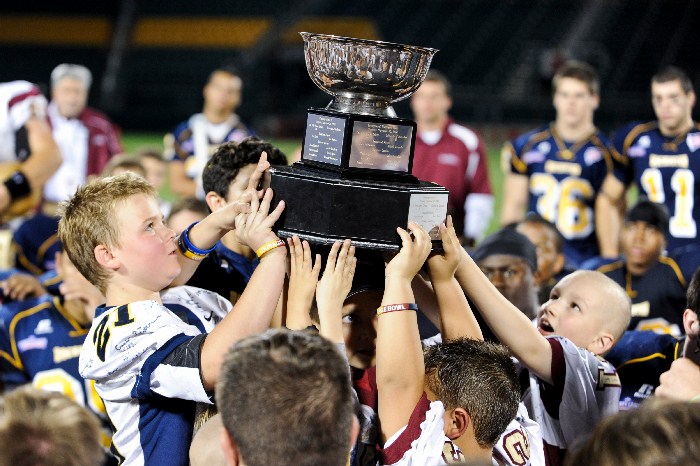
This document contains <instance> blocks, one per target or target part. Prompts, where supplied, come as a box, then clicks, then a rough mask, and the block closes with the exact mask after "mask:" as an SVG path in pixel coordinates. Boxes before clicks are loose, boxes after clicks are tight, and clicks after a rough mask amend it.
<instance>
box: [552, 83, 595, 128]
mask: <svg viewBox="0 0 700 466" xmlns="http://www.w3.org/2000/svg"><path fill="white" fill-rule="evenodd" d="M553 103H554V108H555V109H556V111H557V121H558V122H561V123H564V124H566V125H568V126H579V125H583V124H587V123H593V112H595V110H596V109H597V108H598V103H599V97H598V95H597V94H593V93H591V91H590V89H589V88H588V84H586V83H584V82H583V81H579V80H578V79H575V78H560V79H559V80H558V82H557V89H556V91H555V92H554V100H553Z"/></svg>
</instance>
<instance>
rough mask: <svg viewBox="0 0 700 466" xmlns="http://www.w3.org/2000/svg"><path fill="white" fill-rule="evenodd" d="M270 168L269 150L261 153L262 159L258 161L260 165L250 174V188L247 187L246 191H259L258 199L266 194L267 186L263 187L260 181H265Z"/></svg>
mask: <svg viewBox="0 0 700 466" xmlns="http://www.w3.org/2000/svg"><path fill="white" fill-rule="evenodd" d="M268 168H270V162H268V161H267V152H265V151H263V152H262V153H261V154H260V160H259V161H258V165H257V166H256V167H255V171H254V172H253V173H252V174H251V175H250V180H248V188H246V192H247V191H252V192H255V193H257V195H258V199H262V197H263V194H265V186H262V187H261V186H260V183H261V181H264V179H265V174H266V173H267V169H268ZM263 184H264V183H263ZM258 188H262V189H258Z"/></svg>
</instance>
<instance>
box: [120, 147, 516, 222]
mask: <svg viewBox="0 0 700 466" xmlns="http://www.w3.org/2000/svg"><path fill="white" fill-rule="evenodd" d="M122 141H123V143H124V149H125V150H126V152H128V153H133V152H135V151H136V150H138V149H140V148H144V147H154V148H158V149H160V150H163V134H159V133H124V134H123V135H122ZM270 142H271V143H272V144H274V145H275V146H277V147H279V148H280V149H281V150H282V152H284V153H285V154H287V155H289V154H291V153H292V152H294V150H295V149H296V148H297V147H298V146H299V145H300V144H301V139H299V140H295V139H272V140H271V141H270ZM488 152H489V177H490V178H491V189H492V190H493V193H494V195H495V197H496V204H495V205H496V209H495V212H494V215H493V217H491V224H490V226H489V230H488V232H489V233H490V232H492V231H495V230H496V229H497V228H498V223H499V219H500V211H501V198H502V195H503V174H502V172H501V168H500V148H497V147H490V148H489V149H488ZM161 194H162V196H163V197H164V198H166V199H170V200H172V198H173V195H172V193H171V192H170V190H169V189H168V188H167V186H166V187H165V189H164V190H163V192H162V193H161Z"/></svg>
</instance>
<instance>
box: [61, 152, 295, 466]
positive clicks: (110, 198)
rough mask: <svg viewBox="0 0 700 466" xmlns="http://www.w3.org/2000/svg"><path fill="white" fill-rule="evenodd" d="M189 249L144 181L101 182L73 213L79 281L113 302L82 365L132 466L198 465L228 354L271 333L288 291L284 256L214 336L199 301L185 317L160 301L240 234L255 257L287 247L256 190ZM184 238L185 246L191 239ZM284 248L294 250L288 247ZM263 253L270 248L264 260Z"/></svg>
mask: <svg viewBox="0 0 700 466" xmlns="http://www.w3.org/2000/svg"><path fill="white" fill-rule="evenodd" d="M267 166H268V164H267V162H266V160H265V157H264V156H263V157H262V158H261V162H260V164H259V165H258V167H257V169H256V173H255V174H254V176H253V177H252V179H251V184H250V186H251V189H249V190H248V191H247V192H246V194H245V195H244V198H243V202H236V203H232V204H229V206H227V207H226V208H223V209H220V210H218V211H217V212H215V213H213V214H211V215H209V216H208V217H207V218H206V219H204V220H202V221H201V222H200V223H198V224H196V225H194V226H192V227H191V228H188V229H187V230H186V231H184V232H183V233H182V235H181V236H180V237H179V238H176V236H175V233H174V231H173V230H171V229H170V228H168V227H167V226H166V225H164V224H163V220H162V218H163V217H162V214H161V212H160V210H159V208H158V200H157V197H156V192H155V190H154V189H153V187H152V186H151V185H150V184H148V182H147V181H146V180H144V179H143V178H141V177H138V176H136V175H133V174H129V173H126V174H122V175H120V176H116V177H110V178H105V179H101V180H97V181H95V182H93V183H90V184H89V185H87V186H85V187H83V188H81V189H79V190H78V191H77V192H76V194H75V196H74V197H73V199H71V200H70V201H69V202H68V203H67V204H66V205H65V206H64V212H63V215H62V218H61V221H60V223H59V236H60V239H61V241H62V243H63V245H64V247H65V249H66V251H67V252H68V255H69V257H70V258H71V260H72V261H73V263H74V264H75V266H76V267H77V268H78V270H80V272H81V273H82V274H83V275H84V276H85V277H86V278H87V279H88V280H89V281H91V282H92V283H93V284H94V285H95V286H97V288H98V289H100V291H102V292H103V293H104V295H105V296H106V305H105V306H101V307H99V308H98V309H97V311H96V316H95V319H94V321H93V324H92V327H91V329H90V332H89V334H88V336H87V338H86V342H85V345H84V347H83V351H82V353H81V356H80V372H81V375H83V377H85V378H88V379H92V380H95V381H96V382H95V387H96V390H97V393H98V394H99V395H100V397H101V398H102V399H103V400H104V403H105V406H106V408H107V412H108V414H109V417H110V420H111V421H112V423H113V424H114V427H115V434H114V437H113V439H112V452H113V454H114V455H115V456H116V457H117V458H118V459H119V460H120V464H122V465H143V464H148V465H159V464H168V465H183V466H184V465H187V464H188V455H187V451H188V448H189V444H190V441H191V437H192V421H193V417H194V408H195V402H203V403H212V391H213V389H214V386H215V384H216V382H217V381H218V379H219V372H220V368H221V363H222V360H223V356H224V354H225V352H226V350H227V349H228V348H229V347H230V346H231V345H232V344H233V343H235V342H236V341H238V340H239V339H241V338H243V337H245V336H248V335H250V334H252V333H257V332H260V331H262V330H264V329H265V328H266V327H267V326H268V325H269V323H270V319H271V317H272V313H273V311H274V308H275V306H276V304H277V301H278V299H279V295H280V293H281V290H282V284H283V280H284V268H285V257H286V250H285V248H283V247H273V248H271V249H270V250H269V251H268V252H267V253H265V254H264V255H263V256H262V258H261V262H260V265H259V267H258V269H257V270H256V272H255V274H254V275H253V277H252V278H251V281H250V284H249V288H248V290H249V292H247V293H244V295H243V296H242V297H241V299H240V300H239V302H238V303H237V305H236V307H235V308H234V309H233V310H232V311H231V312H230V313H229V314H228V315H227V316H226V317H225V318H224V319H223V320H221V322H219V323H218V324H217V325H216V327H215V328H214V322H215V321H216V319H213V318H212V316H213V313H214V310H213V309H212V310H211V312H210V313H209V314H207V312H206V311H207V309H204V308H203V307H206V305H203V304H201V301H200V302H197V301H196V300H192V302H191V306H190V311H192V312H185V313H177V314H176V313H174V312H171V311H169V310H168V309H167V308H166V307H165V306H164V305H163V304H162V301H161V297H160V294H159V293H160V291H161V290H162V289H164V288H165V287H167V286H168V285H170V284H171V282H173V280H175V279H176V278H178V280H181V279H183V278H184V279H185V280H186V277H188V276H189V275H191V273H192V272H193V271H194V269H195V268H196V266H197V263H198V262H197V259H199V260H201V259H202V258H203V257H204V256H205V255H206V252H207V250H209V249H211V248H212V247H213V246H214V244H215V243H216V242H217V241H218V240H219V239H220V238H221V236H222V235H223V234H225V233H226V232H227V231H229V230H231V229H232V228H234V227H235V228H236V230H237V234H238V237H239V238H240V239H241V241H243V242H245V243H246V244H247V245H248V246H250V247H251V248H252V249H253V250H260V251H262V250H263V249H265V248H269V247H270V246H271V245H272V246H275V245H278V244H279V242H278V240H279V238H277V236H276V235H275V234H274V233H272V231H271V230H270V227H271V226H272V224H273V223H274V222H275V220H276V219H277V218H278V217H279V215H280V214H281V212H282V209H283V208H284V206H283V204H281V205H280V206H278V207H277V208H276V209H275V210H274V211H273V212H272V213H270V214H268V211H269V208H270V202H271V200H272V192H271V191H270V190H267V191H266V192H265V193H264V196H262V199H259V197H260V196H259V194H260V193H258V192H256V191H255V189H254V186H256V184H257V182H258V181H259V180H260V178H261V176H262V174H263V172H264V170H265V169H266V168H267ZM183 236H184V238H183ZM282 244H283V243H282ZM261 247H263V248H262V249H261Z"/></svg>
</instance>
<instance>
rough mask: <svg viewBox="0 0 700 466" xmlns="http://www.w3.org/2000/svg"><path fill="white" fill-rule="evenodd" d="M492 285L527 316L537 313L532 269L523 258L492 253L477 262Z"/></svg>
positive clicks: (530, 316)
mask: <svg viewBox="0 0 700 466" xmlns="http://www.w3.org/2000/svg"><path fill="white" fill-rule="evenodd" d="M478 266H479V268H480V269H481V271H482V272H483V273H484V275H486V277H487V278H488V279H489V280H490V281H491V283H492V284H493V286H495V287H496V289H498V291H499V292H500V293H501V294H502V295H503V296H504V297H505V298H506V299H507V300H508V301H510V302H511V303H512V304H513V305H514V306H515V307H517V308H518V309H520V310H521V311H522V312H523V314H525V315H526V316H528V317H529V318H531V319H532V318H534V317H535V315H536V313H537V307H536V305H537V294H536V290H535V287H534V283H533V276H532V271H531V270H530V266H529V265H527V263H526V262H525V260H524V259H522V258H520V257H517V256H510V255H507V254H493V255H491V256H488V257H486V258H484V259H482V260H481V261H479V263H478Z"/></svg>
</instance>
